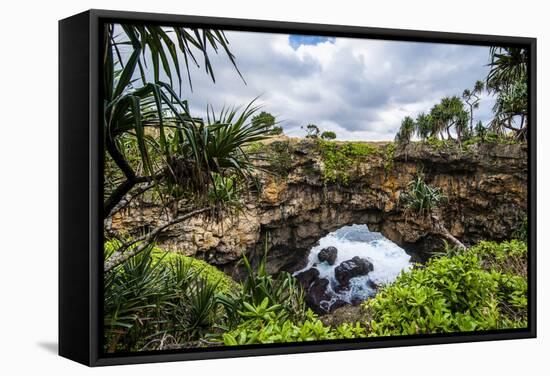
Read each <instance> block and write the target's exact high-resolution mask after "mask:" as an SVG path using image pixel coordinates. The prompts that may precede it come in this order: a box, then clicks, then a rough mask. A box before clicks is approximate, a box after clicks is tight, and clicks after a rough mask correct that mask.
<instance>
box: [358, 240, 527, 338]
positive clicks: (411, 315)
mask: <svg viewBox="0 0 550 376" xmlns="http://www.w3.org/2000/svg"><path fill="white" fill-rule="evenodd" d="M525 252H526V247H525V244H524V243H521V242H517V241H512V242H504V243H501V244H497V243H493V242H482V243H480V244H479V245H478V246H475V247H473V248H471V249H470V250H468V251H465V252H464V253H463V254H460V255H455V256H451V257H447V256H444V257H440V258H433V259H431V260H430V261H428V263H427V264H426V265H425V266H424V267H421V268H415V269H413V270H412V271H410V272H406V273H402V274H401V275H400V276H399V277H398V278H397V279H396V281H395V282H394V283H392V284H391V285H388V286H387V287H385V288H383V289H382V290H381V291H380V292H379V293H378V295H377V296H376V297H374V298H373V299H371V300H368V301H366V302H365V303H364V307H365V309H367V311H368V315H369V316H370V317H372V320H371V321H370V323H369V329H370V332H369V336H387V335H407V334H409V335H410V334H419V333H428V334H429V333H445V332H457V331H477V330H491V329H504V328H516V327H525V325H526V322H527V321H526V311H527V310H526V308H527V295H526V293H527V280H526V278H525V275H521V274H510V273H509V272H510V271H514V272H517V269H516V267H517V265H516V261H513V262H511V261H510V259H515V258H517V257H520V258H521V257H524V255H525ZM510 265H512V266H510Z"/></svg>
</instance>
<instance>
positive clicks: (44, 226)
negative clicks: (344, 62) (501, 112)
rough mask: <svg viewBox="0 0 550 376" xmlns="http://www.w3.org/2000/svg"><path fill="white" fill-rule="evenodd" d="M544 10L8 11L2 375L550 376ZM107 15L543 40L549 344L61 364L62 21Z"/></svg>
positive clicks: (462, 6)
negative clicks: (217, 18)
mask: <svg viewBox="0 0 550 376" xmlns="http://www.w3.org/2000/svg"><path fill="white" fill-rule="evenodd" d="M545 3H546V2H545V1H540V0H538V1H526V0H524V1H517V0H516V1H505V0H499V1H479V0H476V1H470V0H461V1H454V2H445V1H441V0H439V1H419V0H416V1H411V0H404V1H389V0H385V1H361V0H355V1H345V0H333V1H319V0H317V1H311V2H309V3H308V2H306V1H298V0H274V1H258V0H256V1H250V2H246V1H240V0H231V1H229V0H219V1H218V0H216V1H215V0H201V1H199V0H195V1H189V0H187V1H186V0H180V1H172V2H167V1H164V2H162V1H158V0H157V1H155V0H128V1H117V0H109V1H106V0H96V1H72V2H67V3H66V4H63V3H62V2H57V3H55V2H53V1H24V0H15V1H10V0H8V1H4V2H2V5H1V8H2V9H1V13H0V14H1V15H2V20H1V22H0V28H1V31H2V33H1V38H2V42H1V48H0V96H1V102H0V103H1V107H0V108H1V116H0V124H1V125H0V126H1V128H0V129H1V130H0V132H1V133H0V166H1V174H0V176H1V178H0V179H1V180H0V193H1V194H0V199H1V204H0V221H1V225H0V229H1V230H0V234H1V243H0V255H1V256H0V265H1V267H0V288H1V293H0V304H1V305H0V374H2V375H19V374H21V375H23V374H57V375H88V374H102V375H115V374H116V375H133V376H137V375H151V374H180V375H196V374H200V375H208V374H223V375H237V374H238V375H271V374H273V375H275V374H276V375H285V374H289V375H290V374H304V375H305V374H308V375H313V374H319V375H320V374H322V375H332V374H337V375H339V376H342V375H343V372H349V373H350V374H363V375H369V374H370V375H373V374H377V375H380V374H389V375H393V374H398V373H399V374H406V375H407V376H409V375H416V374H421V375H425V376H427V375H441V374H444V375H461V376H463V375H465V374H475V375H483V374H486V375H489V374H495V375H499V376H500V375H522V374H535V375H536V374H543V373H545V371H546V372H547V371H548V370H549V369H550V365H549V363H550V362H549V354H550V346H549V340H548V337H549V335H550V334H549V327H548V320H547V317H548V314H549V310H548V299H546V298H547V297H548V294H549V291H550V283H549V278H550V272H548V266H549V264H548V260H549V257H548V247H547V245H548V240H547V238H546V237H545V236H544V234H545V230H546V229H547V228H548V227H549V226H548V225H549V223H548V219H547V218H548V217H546V216H545V214H546V213H547V212H548V209H549V205H548V204H549V202H548V198H547V197H548V196H547V195H546V193H547V192H548V191H547V189H548V188H547V186H546V184H547V183H548V182H549V181H548V178H549V176H548V169H547V166H548V165H549V164H550V158H549V151H548V150H549V149H546V148H545V147H544V146H545V144H548V143H549V142H550V141H549V140H550V134H549V131H548V129H550V128H549V127H548V126H547V124H546V121H545V120H546V116H545V115H546V108H545V106H544V104H545V103H548V92H547V88H548V71H547V70H546V68H547V67H548V61H547V59H546V58H547V56H548V55H547V54H548V51H549V49H548V47H549V46H548V38H550V27H548V14H549V11H548V10H547V9H544V4H545ZM87 8H106V9H117V10H134V11H149V12H165V13H176V14H195V15H206V16H225V17H241V18H257V19H268V20H287V21H298V22H318V23H331V24H347V25H360V26H379V27H389V28H405V29H423V30H436V31H456V32H471V33H481V34H503V35H519V36H529V37H537V38H538V98H537V99H538V101H537V102H538V136H539V137H538V139H539V143H538V149H539V151H538V156H537V157H538V158H537V160H538V165H539V170H538V182H539V184H538V185H539V197H538V212H539V220H538V228H539V229H540V234H541V236H539V246H538V266H539V267H538V270H539V273H538V274H539V279H538V290H539V293H538V302H539V310H538V317H539V338H538V339H535V340H516V341H500V342H487V343H470V344H455V345H439V346H423V347H409V348H393V349H383V350H362V351H345V352H331V353H319V354H306V355H287V356H270V357H255V358H244V359H243V358H241V359H230V360H210V361H200V362H199V361H195V362H180V363H166V364H150V365H139V366H117V367H109V368H100V369H88V368H86V367H84V366H81V365H78V364H76V363H73V362H71V361H69V360H66V359H62V358H60V357H58V356H57V355H55V354H56V346H57V345H56V342H57V20H58V19H61V18H64V17H68V16H70V15H72V14H75V13H78V12H80V11H83V10H86V9H87Z"/></svg>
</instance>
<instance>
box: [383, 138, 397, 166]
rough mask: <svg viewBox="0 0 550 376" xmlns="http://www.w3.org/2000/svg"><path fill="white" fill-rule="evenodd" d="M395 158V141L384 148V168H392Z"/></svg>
mask: <svg viewBox="0 0 550 376" xmlns="http://www.w3.org/2000/svg"><path fill="white" fill-rule="evenodd" d="M394 158H395V143H394V142H392V143H390V144H388V145H387V146H386V147H385V149H384V170H386V171H387V172H389V171H390V170H391V169H392V168H393V160H394Z"/></svg>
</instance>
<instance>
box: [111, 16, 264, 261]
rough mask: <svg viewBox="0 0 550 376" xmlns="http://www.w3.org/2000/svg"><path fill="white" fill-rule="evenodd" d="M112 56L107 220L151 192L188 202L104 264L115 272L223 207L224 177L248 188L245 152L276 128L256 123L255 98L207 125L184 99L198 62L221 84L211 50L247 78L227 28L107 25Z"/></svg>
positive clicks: (249, 168)
mask: <svg viewBox="0 0 550 376" xmlns="http://www.w3.org/2000/svg"><path fill="white" fill-rule="evenodd" d="M103 51H104V55H103V72H104V77H103V86H104V87H103V93H104V102H103V134H104V145H105V170H106V172H105V197H104V205H103V214H104V218H105V219H106V220H107V222H108V219H109V218H110V217H111V216H112V215H113V214H115V213H116V212H118V211H119V210H120V209H122V208H123V207H125V206H126V205H128V203H129V202H130V201H131V200H132V199H134V198H135V197H137V196H140V195H142V194H143V193H144V192H145V191H147V190H150V189H155V193H156V194H157V195H158V196H160V200H161V201H162V202H167V201H170V202H173V201H174V200H182V199H183V200H185V202H187V203H188V204H189V205H186V209H185V210H184V211H183V213H180V212H178V213H179V214H178V215H177V216H174V218H171V219H168V220H167V221H166V223H164V224H163V225H161V226H159V227H157V228H155V229H153V230H151V231H150V232H148V233H147V234H145V235H143V236H141V237H139V238H136V239H133V240H132V241H129V242H125V243H122V245H121V247H120V248H119V249H118V250H116V251H115V252H113V253H112V255H111V256H110V257H109V258H108V259H107V260H106V261H105V264H104V269H105V271H109V270H111V269H112V268H114V267H115V266H117V265H119V264H120V263H122V262H123V261H125V260H127V259H128V258H130V257H132V256H134V255H136V254H137V253H139V252H141V251H143V250H144V249H146V248H147V246H148V244H150V243H151V242H152V241H154V239H155V238H156V236H158V235H159V234H160V233H161V232H162V231H164V230H165V229H166V228H168V227H169V226H171V225H173V224H175V223H178V222H181V221H184V220H186V219H187V218H190V217H192V216H194V215H198V214H201V213H208V212H212V211H214V210H217V209H219V208H220V206H223V204H224V203H223V198H224V197H227V195H226V194H225V193H224V192H221V191H220V190H223V189H224V186H227V185H225V184H220V183H219V182H220V179H221V180H222V181H226V180H227V179H228V178H230V179H231V184H230V185H231V186H232V187H233V185H234V182H235V179H236V181H238V182H242V184H248V183H247V182H248V181H249V180H250V179H251V178H252V175H253V171H254V165H253V164H252V161H251V160H250V158H249V157H248V156H247V155H246V154H245V152H244V151H243V147H244V146H246V145H247V144H249V143H251V142H254V141H258V140H261V139H263V138H265V137H266V136H267V131H266V129H265V127H264V126H263V125H261V124H260V125H258V124H253V123H251V121H250V119H251V118H252V116H253V115H254V113H255V112H256V111H257V109H258V108H257V106H255V105H254V101H252V102H251V103H250V104H248V105H247V106H246V107H245V108H244V109H243V110H242V111H240V112H239V111H238V110H236V109H223V110H222V111H221V113H219V114H216V113H215V112H214V110H213V109H212V108H209V109H208V111H207V113H208V115H207V119H205V120H203V119H199V118H195V117H193V116H192V115H191V113H190V109H189V105H188V103H187V101H185V100H183V99H182V98H181V90H182V72H186V73H187V80H188V82H189V87H190V88H191V89H192V82H191V69H190V66H197V67H198V66H199V59H201V60H202V63H203V64H204V67H205V73H206V74H207V75H208V76H209V77H210V78H211V79H212V80H213V81H214V82H215V75H214V69H213V67H212V64H211V60H210V54H211V53H215V54H217V53H220V52H222V53H224V54H225V55H226V56H227V58H228V59H229V61H230V62H231V63H232V64H233V66H234V67H235V70H236V73H237V74H238V75H240V72H239V71H238V69H237V65H236V62H235V57H234V55H233V54H232V53H231V51H230V50H229V41H228V39H227V38H226V36H225V35H224V33H223V32H222V31H219V30H213V29H197V28H183V27H171V28H163V27H160V26H152V25H151V26H145V25H129V24H121V25H117V26H115V25H112V24H108V25H106V26H105V29H104V40H103ZM198 56H200V57H198ZM151 76H152V77H151ZM241 77H242V76H241ZM176 82H177V83H178V86H177V87H176Z"/></svg>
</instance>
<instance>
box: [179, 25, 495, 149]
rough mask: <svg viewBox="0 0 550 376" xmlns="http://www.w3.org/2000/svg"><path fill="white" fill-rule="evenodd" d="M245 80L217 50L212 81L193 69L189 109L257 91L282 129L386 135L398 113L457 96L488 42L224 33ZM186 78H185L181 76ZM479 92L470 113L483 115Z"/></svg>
mask: <svg viewBox="0 0 550 376" xmlns="http://www.w3.org/2000/svg"><path fill="white" fill-rule="evenodd" d="M226 35H227V37H228V39H229V41H230V48H231V51H232V52H233V53H234V55H235V56H236V58H237V64H238V66H239V69H240V71H241V73H242V74H243V76H244V78H245V80H246V82H247V85H244V83H243V82H242V80H241V79H240V78H239V76H238V75H237V74H236V72H235V70H234V68H233V67H232V65H231V64H230V63H229V61H228V59H227V58H226V57H225V56H224V55H223V53H222V54H220V55H219V56H214V58H213V59H212V62H213V66H214V72H215V75H216V83H215V84H214V83H213V82H212V81H211V80H210V78H208V77H207V76H206V74H205V73H204V67H201V69H195V68H193V69H192V80H193V88H194V91H193V92H192V93H190V92H189V90H188V86H184V91H186V93H184V97H187V98H188V99H189V102H190V104H191V108H192V110H193V111H194V112H195V113H197V114H199V115H202V114H204V112H205V108H206V104H207V103H208V104H210V105H213V106H214V108H215V109H218V110H220V109H221V107H222V106H224V105H225V106H232V105H241V106H242V105H245V104H247V103H248V102H250V101H251V100H252V99H253V98H255V97H257V96H261V97H260V99H259V102H260V103H261V104H263V105H264V109H265V110H266V111H268V112H271V113H272V114H274V115H276V116H277V117H278V119H279V120H280V121H281V122H282V125H283V127H284V128H285V132H286V133H287V134H289V135H302V134H303V132H302V131H301V130H300V126H301V125H305V124H308V123H314V124H317V125H319V126H320V127H321V128H322V129H324V130H333V131H335V132H336V133H337V134H338V138H339V139H368V140H388V139H393V136H394V134H395V132H396V130H397V128H398V127H399V125H400V122H401V119H402V118H403V117H404V116H407V115H410V116H415V115H416V114H418V113H419V112H426V111H429V109H430V107H431V106H432V105H433V104H435V103H436V102H438V101H439V100H440V98H441V97H443V96H449V95H460V94H461V93H462V91H463V90H464V89H465V88H468V87H471V86H473V84H474V82H475V81H476V80H478V79H483V78H484V77H485V75H486V73H487V69H488V68H487V66H486V63H487V59H488V54H489V51H488V47H476V46H459V45H444V44H428V43H413V42H394V41H379V40H365V39H351V38H335V39H334V40H330V41H325V42H322V43H318V44H315V45H300V46H299V47H298V48H296V49H294V48H292V47H291V45H290V44H289V37H288V35H282V34H265V33H249V32H226ZM184 85H185V83H184ZM492 105H493V99H492V98H489V97H487V96H484V98H483V100H482V102H481V106H480V109H479V110H478V111H477V113H476V118H478V119H480V120H483V121H488V120H489V118H490V116H491V111H490V110H491V107H492Z"/></svg>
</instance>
